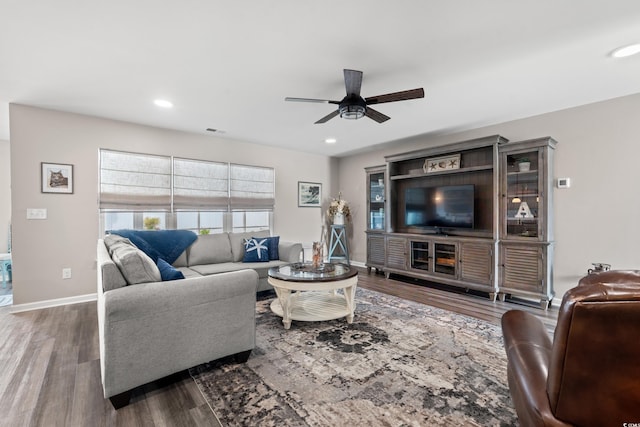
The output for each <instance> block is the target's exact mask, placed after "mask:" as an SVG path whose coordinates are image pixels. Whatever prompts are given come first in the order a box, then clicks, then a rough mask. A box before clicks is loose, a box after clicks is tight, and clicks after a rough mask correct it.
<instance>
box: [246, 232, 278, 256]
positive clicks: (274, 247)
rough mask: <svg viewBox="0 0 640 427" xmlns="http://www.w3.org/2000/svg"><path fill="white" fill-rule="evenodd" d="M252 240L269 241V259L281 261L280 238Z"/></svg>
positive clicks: (267, 243)
mask: <svg viewBox="0 0 640 427" xmlns="http://www.w3.org/2000/svg"><path fill="white" fill-rule="evenodd" d="M252 239H257V240H261V239H267V242H266V243H265V244H266V245H267V247H268V248H269V259H270V260H278V259H280V252H279V251H278V245H279V244H280V236H272V237H252Z"/></svg>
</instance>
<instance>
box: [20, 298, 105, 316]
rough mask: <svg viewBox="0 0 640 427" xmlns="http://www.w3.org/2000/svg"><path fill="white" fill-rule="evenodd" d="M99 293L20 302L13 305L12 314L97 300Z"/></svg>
mask: <svg viewBox="0 0 640 427" xmlns="http://www.w3.org/2000/svg"><path fill="white" fill-rule="evenodd" d="M97 299H98V294H97V293H96V294H87V295H78V296H75V297H67V298H56V299H50V300H45V301H38V302H30V303H27V304H18V305H13V306H12V307H11V314H13V313H21V312H23V311H31V310H41V309H43V308H51V307H59V306H61V305H71V304H79V303H83V302H91V301H96V300H97Z"/></svg>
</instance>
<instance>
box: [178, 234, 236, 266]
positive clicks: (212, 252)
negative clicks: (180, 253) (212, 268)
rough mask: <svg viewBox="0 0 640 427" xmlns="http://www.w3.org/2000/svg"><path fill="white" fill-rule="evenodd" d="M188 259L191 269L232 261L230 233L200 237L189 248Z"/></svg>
mask: <svg viewBox="0 0 640 427" xmlns="http://www.w3.org/2000/svg"><path fill="white" fill-rule="evenodd" d="M187 259H188V260H189V267H191V266H194V265H202V264H216V263H220V262H229V261H231V260H232V259H233V258H232V254H231V243H230V242H229V235H228V233H221V234H204V235H201V236H198V240H196V241H195V242H194V243H193V244H192V245H191V246H190V247H189V255H188V257H187Z"/></svg>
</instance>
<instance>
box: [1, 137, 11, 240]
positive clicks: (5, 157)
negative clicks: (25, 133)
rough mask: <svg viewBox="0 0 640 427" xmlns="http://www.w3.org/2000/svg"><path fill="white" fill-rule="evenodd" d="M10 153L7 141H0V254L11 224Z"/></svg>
mask: <svg viewBox="0 0 640 427" xmlns="http://www.w3.org/2000/svg"><path fill="white" fill-rule="evenodd" d="M10 158H11V152H10V149H9V141H4V140H0V253H2V252H6V251H7V241H8V231H9V224H10V223H11V162H10Z"/></svg>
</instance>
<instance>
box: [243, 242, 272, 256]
mask: <svg viewBox="0 0 640 427" xmlns="http://www.w3.org/2000/svg"><path fill="white" fill-rule="evenodd" d="M250 241H251V240H249V241H247V242H246V243H245V249H246V251H247V252H251V251H258V252H257V254H258V259H262V250H269V248H268V247H266V246H265V245H264V242H266V241H267V239H263V240H260V241H258V240H257V239H252V241H253V242H255V245H254V246H252V247H248V246H249V242H250Z"/></svg>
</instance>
